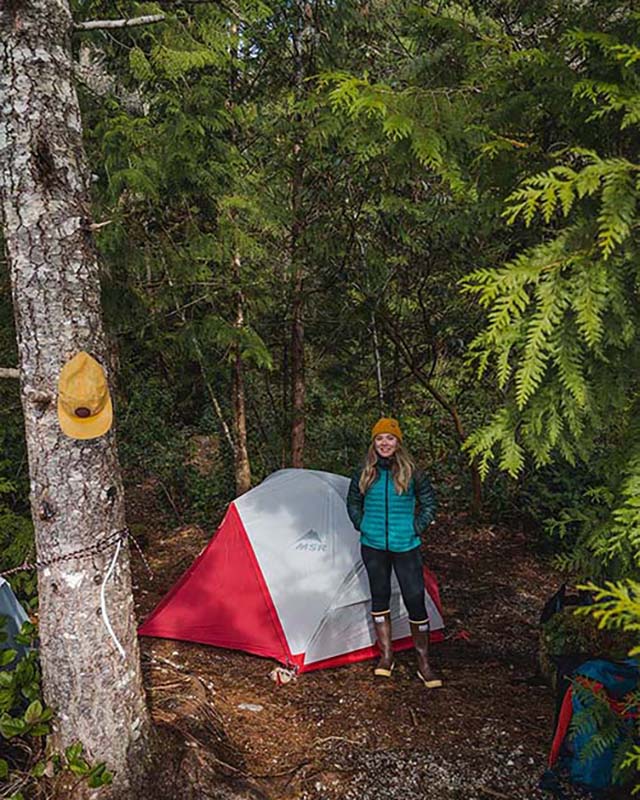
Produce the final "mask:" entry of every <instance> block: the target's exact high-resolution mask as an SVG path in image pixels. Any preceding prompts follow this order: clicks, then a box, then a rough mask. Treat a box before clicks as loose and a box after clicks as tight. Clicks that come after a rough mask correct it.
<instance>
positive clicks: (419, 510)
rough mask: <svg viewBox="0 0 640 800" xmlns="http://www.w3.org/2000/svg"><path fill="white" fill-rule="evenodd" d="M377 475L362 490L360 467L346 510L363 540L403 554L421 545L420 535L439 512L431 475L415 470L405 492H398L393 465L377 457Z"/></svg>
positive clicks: (348, 496) (370, 545)
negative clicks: (364, 492)
mask: <svg viewBox="0 0 640 800" xmlns="http://www.w3.org/2000/svg"><path fill="white" fill-rule="evenodd" d="M377 466H378V476H377V478H376V479H375V480H374V482H373V483H372V484H371V486H370V487H369V489H368V490H367V493H366V494H365V495H362V494H361V493H360V486H359V483H360V475H361V474H362V470H358V471H357V472H356V473H355V474H354V475H353V477H352V479H351V484H350V485H349V493H348V495H347V511H348V512H349V518H350V519H351V522H352V523H353V526H354V527H355V528H356V530H358V531H360V541H361V542H362V544H364V545H367V547H373V548H374V549H375V550H391V551H393V552H394V553H404V552H406V551H407V550H413V548H414V547H418V545H419V544H420V534H421V533H422V531H423V530H424V529H425V528H426V527H427V525H429V523H430V522H431V521H432V520H433V518H434V517H435V515H436V507H437V504H436V498H435V494H434V492H433V488H432V486H431V482H430V481H429V478H428V477H427V476H426V475H425V474H424V472H420V471H418V470H416V472H414V475H413V477H412V479H411V483H410V484H409V488H408V490H407V491H406V492H405V493H404V494H398V492H397V491H396V487H395V484H394V482H393V476H392V474H391V467H390V464H389V462H388V460H386V459H378V465H377Z"/></svg>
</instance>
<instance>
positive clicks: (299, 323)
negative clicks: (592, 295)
mask: <svg viewBox="0 0 640 800" xmlns="http://www.w3.org/2000/svg"><path fill="white" fill-rule="evenodd" d="M296 10H297V17H296V20H295V22H294V24H295V26H296V27H295V29H294V31H293V37H292V44H293V59H294V85H295V93H296V97H297V98H298V99H300V98H301V96H302V93H303V91H304V79H305V63H304V52H303V48H304V44H303V41H304V32H305V28H306V27H307V17H306V14H305V10H306V4H305V3H300V2H299V3H297V6H296ZM293 124H294V125H297V126H300V124H301V120H300V115H299V114H296V115H295V119H294V121H293ZM292 159H293V169H292V175H291V240H290V259H291V269H292V282H293V286H292V299H291V466H292V467H298V468H302V467H303V466H304V445H305V395H306V385H305V363H304V294H303V291H304V277H305V275H304V263H303V260H302V257H301V252H300V239H301V236H302V232H303V227H304V221H303V218H302V214H303V208H302V187H303V182H304V163H303V159H302V139H301V136H300V134H298V135H297V137H296V139H295V141H294V144H293V152H292Z"/></svg>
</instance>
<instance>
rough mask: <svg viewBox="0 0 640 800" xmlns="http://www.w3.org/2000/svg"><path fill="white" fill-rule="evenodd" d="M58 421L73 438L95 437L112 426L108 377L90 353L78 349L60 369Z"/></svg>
mask: <svg viewBox="0 0 640 800" xmlns="http://www.w3.org/2000/svg"><path fill="white" fill-rule="evenodd" d="M58 421H59V422H60V427H61V428H62V430H63V432H64V433H66V434H67V436H71V437H72V438H73V439H95V438H96V437H98V436H102V435H103V434H104V433H106V432H107V431H108V430H109V428H110V427H111V423H112V421H113V406H112V405H111V397H110V395H109V387H108V386H107V378H106V376H105V374H104V370H103V369H102V367H101V366H100V364H98V362H97V361H96V360H95V358H92V357H91V356H90V355H89V353H85V352H83V351H81V352H80V353H77V354H76V355H75V356H74V357H73V358H72V359H71V360H70V361H67V363H66V364H65V365H64V367H62V369H61V370H60V378H59V379H58Z"/></svg>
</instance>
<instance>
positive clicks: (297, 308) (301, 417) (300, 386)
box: [291, 267, 306, 468]
mask: <svg viewBox="0 0 640 800" xmlns="http://www.w3.org/2000/svg"><path fill="white" fill-rule="evenodd" d="M303 286H304V276H303V273H302V268H301V267H299V268H298V269H297V271H296V274H295V276H294V284H293V303H292V316H293V319H292V322H291V466H292V467H298V468H302V467H303V466H304V440H305V394H306V385H305V376H304V320H303V313H304V299H303V294H302V292H303Z"/></svg>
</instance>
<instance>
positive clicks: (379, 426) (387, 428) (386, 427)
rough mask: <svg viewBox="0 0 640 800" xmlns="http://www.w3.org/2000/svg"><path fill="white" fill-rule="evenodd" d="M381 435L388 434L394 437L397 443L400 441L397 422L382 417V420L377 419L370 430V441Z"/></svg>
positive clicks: (400, 432) (390, 418) (400, 435)
mask: <svg viewBox="0 0 640 800" xmlns="http://www.w3.org/2000/svg"><path fill="white" fill-rule="evenodd" d="M381 433H390V434H392V435H393V436H395V437H396V439H397V440H398V441H399V442H401V441H402V431H401V430H400V425H399V424H398V420H397V419H393V418H392V417H382V419H379V420H378V421H377V422H376V424H375V425H374V426H373V428H371V438H372V439H375V438H376V436H380V434H381Z"/></svg>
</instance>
